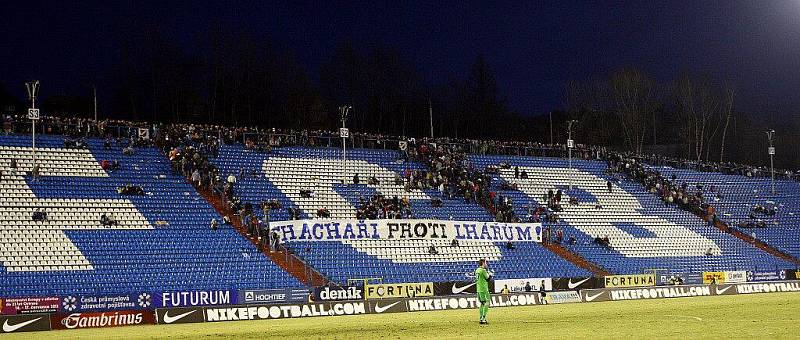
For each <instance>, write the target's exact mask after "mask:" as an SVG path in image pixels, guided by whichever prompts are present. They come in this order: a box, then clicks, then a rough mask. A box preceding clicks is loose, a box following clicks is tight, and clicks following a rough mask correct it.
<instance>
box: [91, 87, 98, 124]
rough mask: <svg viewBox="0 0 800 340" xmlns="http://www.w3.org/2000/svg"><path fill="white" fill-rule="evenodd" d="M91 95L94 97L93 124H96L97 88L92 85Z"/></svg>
mask: <svg viewBox="0 0 800 340" xmlns="http://www.w3.org/2000/svg"><path fill="white" fill-rule="evenodd" d="M92 94H93V95H94V122H95V124H96V123H97V87H95V86H94V85H92Z"/></svg>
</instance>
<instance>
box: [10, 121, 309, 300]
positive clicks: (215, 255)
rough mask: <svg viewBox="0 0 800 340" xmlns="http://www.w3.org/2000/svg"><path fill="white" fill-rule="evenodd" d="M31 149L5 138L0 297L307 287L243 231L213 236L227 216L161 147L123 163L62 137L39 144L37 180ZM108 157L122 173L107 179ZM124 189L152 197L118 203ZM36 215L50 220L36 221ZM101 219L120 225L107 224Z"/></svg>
mask: <svg viewBox="0 0 800 340" xmlns="http://www.w3.org/2000/svg"><path fill="white" fill-rule="evenodd" d="M29 145H30V138H29V137H25V136H0V171H2V180H0V262H1V264H2V270H0V296H4V297H12V296H49V295H66V294H92V293H132V292H139V291H150V292H157V291H170V290H192V289H225V288H236V287H242V288H254V287H287V286H290V287H296V286H300V283H299V282H298V281H297V280H296V279H294V278H293V277H291V276H290V275H289V274H287V273H286V272H284V271H282V270H280V269H279V268H277V267H276V266H275V265H274V264H272V262H271V261H270V260H269V259H268V258H266V257H265V256H264V255H263V254H262V253H260V252H258V251H257V250H256V249H255V247H253V246H252V245H251V244H250V243H249V242H247V241H246V240H245V239H244V238H242V237H241V236H240V235H239V234H238V233H237V232H236V231H235V230H233V229H231V228H230V227H223V228H221V229H220V230H217V231H211V230H209V223H210V221H211V219H212V218H216V219H218V220H221V218H220V216H219V215H218V214H217V213H216V212H215V211H214V210H213V209H212V208H211V207H210V206H209V204H208V203H207V202H205V201H204V200H203V199H202V198H201V197H200V196H199V195H198V194H197V193H196V192H195V190H194V189H193V188H192V187H191V186H190V185H188V184H187V183H186V181H185V180H184V179H182V178H181V177H179V176H176V175H173V174H172V170H171V168H170V167H169V164H168V162H167V160H166V158H165V157H164V156H163V155H161V154H159V152H158V150H157V149H156V148H138V149H137V150H136V154H135V155H133V156H125V155H123V154H122V152H121V146H118V145H114V146H113V148H112V149H111V150H105V149H104V148H103V141H102V140H99V139H93V140H89V141H88V145H89V150H86V149H64V148H63V138H61V137H56V136H40V137H37V160H38V164H39V165H40V168H41V170H40V174H41V177H40V178H39V179H38V180H33V179H32V178H31V177H30V176H28V175H26V172H27V171H30V170H31V168H32V162H31V156H30V149H29ZM11 159H16V160H17V162H18V169H17V171H16V172H14V171H12V170H11V168H10V164H11ZM103 159H108V160H112V159H117V160H119V161H120V162H121V163H122V168H121V169H120V170H118V171H114V172H113V173H107V172H106V171H104V170H103V169H101V168H100V165H99V161H100V160H103ZM125 184H133V185H139V186H141V187H142V188H143V189H144V191H145V192H146V193H147V194H146V195H144V196H120V195H119V194H118V193H117V192H116V188H117V187H119V186H123V185H125ZM37 209H41V210H42V211H45V212H47V217H48V219H47V220H46V221H41V222H34V221H32V218H31V215H32V212H33V211H35V210H37ZM102 214H108V215H110V216H113V217H114V219H116V220H117V221H119V225H117V226H103V225H102V224H101V223H100V216H101V215H102Z"/></svg>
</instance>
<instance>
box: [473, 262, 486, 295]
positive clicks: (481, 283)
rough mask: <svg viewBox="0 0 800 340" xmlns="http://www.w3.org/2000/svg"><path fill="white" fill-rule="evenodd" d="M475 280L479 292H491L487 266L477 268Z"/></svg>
mask: <svg viewBox="0 0 800 340" xmlns="http://www.w3.org/2000/svg"><path fill="white" fill-rule="evenodd" d="M475 282H477V283H478V284H477V285H476V290H477V291H478V293H488V292H489V272H488V271H486V268H483V267H478V269H475Z"/></svg>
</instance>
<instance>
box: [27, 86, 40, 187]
mask: <svg viewBox="0 0 800 340" xmlns="http://www.w3.org/2000/svg"><path fill="white" fill-rule="evenodd" d="M25 88H26V89H27V90H28V98H29V99H30V100H31V110H30V111H31V112H29V113H28V118H29V119H30V120H31V159H32V160H33V164H32V165H31V173H33V171H34V169H35V168H36V120H37V119H39V117H38V116H39V115H38V114H36V115H35V116H34V115H33V111H35V110H36V95H37V94H38V92H39V81H38V80H33V81H29V82H26V83H25Z"/></svg>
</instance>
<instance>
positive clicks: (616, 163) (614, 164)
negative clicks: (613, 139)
mask: <svg viewBox="0 0 800 340" xmlns="http://www.w3.org/2000/svg"><path fill="white" fill-rule="evenodd" d="M606 161H607V163H608V172H610V173H611V174H623V175H624V176H626V177H627V178H629V179H631V180H633V181H635V182H638V183H640V184H642V185H643V186H644V187H645V189H646V190H647V191H649V192H650V193H652V194H654V195H657V196H658V197H659V198H660V199H661V200H662V201H663V202H664V204H666V205H675V206H677V207H679V208H681V209H683V210H686V211H689V212H691V213H693V214H695V215H698V216H703V217H706V216H707V217H708V218H709V219H710V220H711V221H716V218H717V216H716V211H715V209H714V206H713V205H711V204H709V203H708V202H706V195H705V193H704V189H705V186H704V185H703V184H697V185H694V186H690V185H689V184H688V183H686V182H678V180H677V177H676V176H675V175H673V176H671V177H670V178H668V177H666V176H663V175H662V174H661V173H660V172H659V171H657V170H654V169H651V168H648V167H646V166H644V164H643V163H642V162H641V161H640V160H639V159H637V158H633V157H626V156H625V155H624V154H619V153H611V154H609V155H608V157H607V158H606ZM708 191H709V193H710V194H711V195H714V198H715V199H721V198H722V194H721V193H719V192H717V190H716V188H714V187H713V185H712V186H709V188H708Z"/></svg>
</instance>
